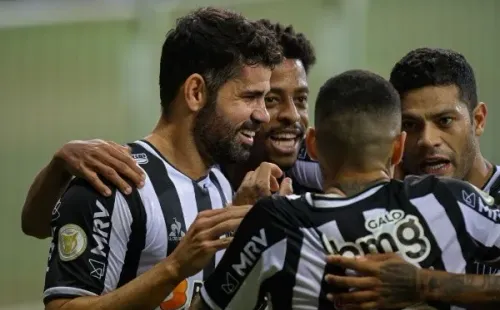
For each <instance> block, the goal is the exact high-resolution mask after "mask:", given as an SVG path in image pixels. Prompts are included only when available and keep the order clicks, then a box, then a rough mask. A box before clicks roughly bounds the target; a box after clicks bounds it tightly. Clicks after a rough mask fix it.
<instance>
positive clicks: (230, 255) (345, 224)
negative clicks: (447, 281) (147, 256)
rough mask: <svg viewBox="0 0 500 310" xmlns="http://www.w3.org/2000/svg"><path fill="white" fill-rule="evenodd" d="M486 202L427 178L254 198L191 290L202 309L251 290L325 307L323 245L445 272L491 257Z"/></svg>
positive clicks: (496, 217)
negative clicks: (356, 190)
mask: <svg viewBox="0 0 500 310" xmlns="http://www.w3.org/2000/svg"><path fill="white" fill-rule="evenodd" d="M492 200H493V199H492V197H490V196H488V195H487V194H485V193H484V192H482V191H480V190H478V189H476V188H475V187H473V186H471V185H470V184H469V183H465V182H461V181H457V180H453V179H441V178H437V177H435V176H425V177H414V176H411V177H408V178H406V179H405V180H404V181H403V182H402V181H397V180H392V181H390V182H387V183H383V184H378V185H375V186H373V187H372V188H369V189H367V190H366V191H364V192H362V193H360V194H358V195H356V196H353V197H349V198H341V197H339V196H336V195H322V194H310V193H308V194H305V195H302V196H289V197H272V198H266V199H262V200H261V201H260V202H258V203H257V204H256V205H255V206H254V207H253V208H252V209H251V210H250V212H249V213H248V215H247V216H246V217H245V219H244V220H243V222H242V223H241V225H240V227H239V229H238V231H237V232H236V235H235V238H234V240H233V242H232V244H231V245H230V247H229V248H228V249H227V250H226V253H225V255H224V257H223V258H222V260H221V261H220V263H219V264H218V266H217V268H216V269H215V271H214V273H213V274H212V275H211V276H210V277H209V278H208V280H207V281H205V283H204V287H203V288H202V289H201V297H202V299H203V301H204V302H205V304H206V305H207V306H209V307H210V308H211V309H238V310H245V309H253V307H254V306H255V305H256V303H257V301H258V300H259V298H260V297H261V296H269V299H270V302H271V304H272V306H273V308H274V309H332V308H334V305H332V304H331V303H330V302H329V301H328V300H327V299H326V285H325V282H324V275H325V271H326V264H325V262H326V255H327V254H328V253H336V254H341V255H347V256H353V255H363V254H367V253H370V252H373V249H376V250H377V251H378V252H380V253H382V252H397V253H399V255H401V256H402V257H403V258H404V259H405V260H407V261H408V262H410V263H412V264H414V265H417V266H420V267H422V268H431V267H432V268H434V269H437V270H445V271H448V272H454V273H464V272H465V269H466V265H467V262H469V261H472V260H478V261H483V262H490V263H491V264H498V261H500V211H499V210H495V207H496V206H495V205H493V201H492ZM490 207H491V208H490ZM432 306H434V307H436V308H437V309H450V306H446V305H439V304H436V305H432ZM453 309H460V308H453Z"/></svg>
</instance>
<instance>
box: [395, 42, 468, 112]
mask: <svg viewBox="0 0 500 310" xmlns="http://www.w3.org/2000/svg"><path fill="white" fill-rule="evenodd" d="M390 82H391V83H392V85H394V87H395V88H396V90H397V91H398V92H399V95H400V96H401V98H404V96H405V95H406V94H407V93H408V92H409V91H411V90H414V89H418V88H422V87H425V86H448V85H455V86H456V87H457V88H458V90H459V95H460V100H462V101H463V102H464V103H466V104H467V107H468V109H469V111H472V110H474V108H475V107H476V106H477V103H478V100H477V89H476V79H475V77H474V71H473V70H472V67H471V65H470V64H469V63H468V62H467V60H466V59H465V57H464V56H463V55H462V54H460V53H457V52H455V51H452V50H448V49H440V48H418V49H415V50H413V51H411V52H409V53H408V54H406V55H405V56H404V57H403V58H402V59H401V60H400V61H399V62H398V63H396V65H395V66H394V68H393V69H392V72H391V78H390Z"/></svg>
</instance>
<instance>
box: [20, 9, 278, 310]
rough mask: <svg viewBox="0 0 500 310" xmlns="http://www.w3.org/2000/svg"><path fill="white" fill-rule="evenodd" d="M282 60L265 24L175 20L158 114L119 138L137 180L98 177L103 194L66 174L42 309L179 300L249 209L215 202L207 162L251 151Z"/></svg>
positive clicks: (219, 178) (216, 176)
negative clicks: (140, 132) (135, 136)
mask: <svg viewBox="0 0 500 310" xmlns="http://www.w3.org/2000/svg"><path fill="white" fill-rule="evenodd" d="M281 61H282V54H281V47H280V46H279V44H278V42H277V41H276V37H275V36H274V34H273V33H272V32H270V31H269V30H268V29H266V28H265V27H263V26H262V25H259V24H256V23H253V22H251V21H249V20H247V19H246V18H244V17H243V16H242V15H240V14H237V13H234V12H231V11H228V10H222V9H216V8H202V9H198V10H196V11H194V12H192V13H190V14H188V15H186V16H184V17H182V18H180V19H179V20H178V22H177V25H176V27H175V28H174V29H173V30H171V31H170V32H169V33H168V35H167V38H166V40H165V43H164V45H163V50H162V60H161V65H160V72H161V73H160V89H161V90H160V93H161V102H162V115H161V117H160V120H159V122H158V124H157V126H156V127H155V129H154V130H153V132H152V133H151V134H150V135H149V136H148V137H146V138H145V139H144V140H140V141H135V142H133V143H131V144H129V147H130V148H131V152H132V157H133V158H134V159H135V160H136V162H137V163H138V164H139V165H140V168H141V170H143V172H144V174H145V180H144V186H143V187H142V188H141V189H132V190H131V193H130V194H129V195H122V194H121V193H120V191H118V190H116V188H115V187H114V186H111V185H109V184H108V187H109V189H110V190H111V193H110V195H107V196H104V195H101V194H100V193H98V192H96V191H95V190H94V189H93V188H92V186H91V185H89V183H88V182H87V181H85V180H84V179H81V178H76V179H75V180H74V181H72V182H71V184H70V185H69V187H68V189H67V190H66V192H65V193H64V195H63V196H62V198H61V200H60V202H59V203H58V204H57V205H56V207H55V208H54V210H53V212H52V215H53V218H52V236H53V241H52V243H51V248H50V254H49V261H48V268H47V274H46V281H45V291H44V302H45V304H46V309H47V310H56V309H75V310H76V309H102V310H105V309H120V310H124V309H157V307H159V308H158V309H162V310H171V309H172V310H173V309H181V308H185V307H188V306H189V304H190V301H191V297H192V296H193V294H195V293H196V291H197V289H198V288H199V285H200V282H201V281H203V280H204V278H206V276H207V275H208V274H209V273H210V272H211V271H212V270H213V268H214V266H215V264H216V261H217V259H218V258H219V256H220V252H218V251H219V250H221V249H224V248H225V247H226V246H227V245H228V244H229V242H230V240H231V238H230V237H225V236H227V235H228V234H229V233H230V232H231V231H233V230H234V229H235V228H236V227H237V226H238V225H239V222H240V221H241V219H242V217H243V216H244V214H245V213H246V212H247V210H248V207H245V206H241V207H228V208H224V206H227V205H228V204H229V203H230V201H231V199H232V197H231V196H232V189H231V187H230V185H229V182H228V181H227V179H226V178H225V177H224V176H223V175H222V174H221V173H220V171H219V170H218V169H216V168H214V165H215V164H216V163H218V162H227V161H241V160H245V159H247V158H248V156H249V155H250V149H251V147H252V144H253V137H254V135H255V132H256V131H257V130H258V127H259V126H260V125H261V124H262V123H266V122H268V121H269V115H268V114H267V111H266V110H265V102H264V95H265V94H266V93H267V92H268V91H269V79H270V77H271V70H272V68H273V67H274V66H275V65H277V64H279V63H281ZM50 165H57V163H51V164H50ZM50 165H49V167H48V168H47V169H46V171H45V173H47V171H50ZM42 177H43V172H42ZM59 177H60V176H59ZM49 179H50V178H49ZM56 184H60V183H59V182H56ZM49 186H50V185H49ZM47 195H49V196H50V193H48V194H47ZM28 199H29V198H28ZM217 252H218V253H217Z"/></svg>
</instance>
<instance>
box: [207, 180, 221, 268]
mask: <svg viewBox="0 0 500 310" xmlns="http://www.w3.org/2000/svg"><path fill="white" fill-rule="evenodd" d="M221 186H222V184H221ZM208 191H209V193H210V203H211V204H212V209H213V210H215V209H221V208H223V207H224V205H223V201H222V197H221V196H220V195H221V194H220V193H219V190H218V189H217V187H216V186H215V184H213V183H212V184H210V185H209V186H208ZM222 194H223V195H224V193H222ZM224 252H225V251H224V250H222V251H218V252H217V253H215V263H216V264H218V263H219V262H220V260H221V258H222V256H223V255H224Z"/></svg>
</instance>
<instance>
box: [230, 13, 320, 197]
mask: <svg viewBox="0 0 500 310" xmlns="http://www.w3.org/2000/svg"><path fill="white" fill-rule="evenodd" d="M258 22H259V23H262V24H263V25H265V26H266V27H267V28H268V29H270V30H272V31H273V32H275V33H276V36H277V38H278V41H279V43H280V44H281V46H282V48H283V55H284V57H285V60H284V61H283V63H281V64H280V65H278V66H276V68H275V69H274V70H273V73H272V75H271V82H270V83H271V90H270V92H269V93H268V94H267V95H266V108H267V111H268V112H269V116H270V122H269V123H267V124H263V125H262V127H261V129H260V130H259V131H258V132H257V134H256V136H255V143H254V145H253V147H252V152H251V155H250V158H249V160H248V161H246V163H245V164H241V163H239V164H225V165H222V166H221V168H222V171H223V172H224V174H225V175H226V176H227V177H228V179H229V181H230V182H231V185H233V188H235V189H237V188H239V187H240V185H241V184H242V183H245V182H244V181H243V180H244V177H245V176H246V175H247V173H248V172H249V171H254V170H255V169H256V168H257V167H258V166H259V165H260V164H261V163H262V162H270V163H274V164H276V165H278V166H279V167H280V168H281V169H282V170H283V171H285V174H286V175H287V176H289V177H290V179H291V180H292V181H293V190H294V192H295V193H300V192H304V191H306V190H309V191H311V189H310V188H307V187H305V186H304V185H305V184H302V179H303V178H304V177H303V176H301V175H295V174H294V172H295V171H302V170H304V168H303V167H304V166H307V165H309V162H310V161H311V160H310V158H309V157H308V156H307V153H306V152H304V147H303V146H304V145H303V137H304V135H305V130H306V128H307V127H308V126H309V117H308V105H309V104H308V97H309V86H308V82H307V74H308V73H309V70H310V68H311V67H312V66H313V65H314V64H315V62H316V55H315V52H314V49H313V46H312V44H311V42H309V41H308V40H307V38H306V37H305V35H304V34H302V33H296V32H295V30H294V29H293V27H292V26H291V25H289V26H286V27H285V26H283V25H281V24H279V23H271V22H270V21H269V20H259V21H258ZM299 151H302V152H301V153H299ZM247 179H248V177H247Z"/></svg>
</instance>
